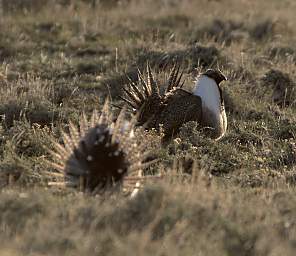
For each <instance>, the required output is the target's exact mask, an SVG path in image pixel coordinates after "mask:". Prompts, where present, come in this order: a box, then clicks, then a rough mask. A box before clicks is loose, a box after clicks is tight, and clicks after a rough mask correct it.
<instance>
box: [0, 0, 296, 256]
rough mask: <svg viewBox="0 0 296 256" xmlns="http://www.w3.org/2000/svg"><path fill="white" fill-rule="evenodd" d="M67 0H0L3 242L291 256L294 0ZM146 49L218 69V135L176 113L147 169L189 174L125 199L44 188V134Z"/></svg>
mask: <svg viewBox="0 0 296 256" xmlns="http://www.w3.org/2000/svg"><path fill="white" fill-rule="evenodd" d="M72 2H73V3H71V1H70V0H69V1H46V0H43V1H37V0H26V1H17V0H13V1H7V0H3V1H2V2H1V3H2V6H1V5H0V6H1V8H2V9H1V10H0V102H1V104H0V120H1V124H0V187H1V192H0V243H1V246H0V255H3V256H6V255H7V256H8V255H9V256H10V255H13V256H14V255H34V256H37V255H159V256H160V255H161V256H163V255H170V256H171V255H200V256H201V255H219V256H220V255H233V256H234V255H291V256H292V255H295V252H296V218H295V217H296V194H295V192H296V191H295V184H296V140H295V139H296V115H295V113H296V48H295V45H296V20H295V12H296V3H295V2H294V1H293V0H285V1H277V0H269V1H263V0H260V1H247V0H240V1H236V0H220V1H218V0H217V1H210V0H208V1H206V0H198V1H194V0H184V1H174V0H166V1H165V0H161V1H157V0H147V1H144V0H143V1H120V2H118V3H116V1H97V4H94V3H95V1H72ZM147 61H149V63H151V65H152V68H153V70H154V72H160V74H159V77H162V76H163V75H164V73H166V72H167V71H161V70H162V66H163V64H164V62H168V63H173V62H177V63H179V64H180V65H181V66H182V68H184V70H185V79H186V86H187V87H188V88H189V87H190V86H192V84H193V80H194V77H195V76H196V74H197V72H198V70H205V69H207V68H209V67H214V68H220V69H221V70H222V71H223V72H224V73H225V74H226V75H227V77H228V81H227V82H225V83H223V91H224V95H225V102H226V109H227V116H228V124H229V127H228V131H227V133H226V135H225V136H224V137H223V138H222V139H221V140H220V141H218V142H216V141H213V140H211V139H209V138H206V137H205V136H204V135H203V134H202V133H201V132H200V131H199V130H198V129H197V125H196V123H194V122H191V123H187V124H185V125H184V126H183V127H182V129H181V131H180V133H179V135H178V136H177V138H175V139H174V140H173V141H171V143H170V144H169V145H168V146H167V147H163V148H159V147H158V150H157V153H156V154H157V157H158V159H159V162H158V163H157V164H154V165H152V166H151V167H149V168H148V169H147V170H146V172H147V173H150V174H151V173H152V174H155V173H156V174H157V173H158V172H159V171H160V170H162V171H165V172H167V173H168V175H170V173H173V174H174V173H176V172H182V173H186V174H187V175H186V176H184V177H182V178H180V177H179V178H177V177H174V176H173V175H172V177H168V178H166V179H164V180H160V181H157V182H153V183H151V184H150V183H149V184H147V186H145V188H144V189H143V190H142V191H141V192H140V194H139V196H138V197H136V198H134V199H132V200H130V199H128V198H126V197H124V196H123V195H114V196H112V197H110V196H109V197H107V196H105V197H103V196H101V197H99V196H97V197H94V196H88V195H83V194H82V193H79V192H75V191H72V190H70V189H67V190H62V191H60V190H58V189H53V188H49V187H48V186H47V182H48V180H49V177H48V175H47V172H48V171H51V170H52V168H51V167H50V166H49V165H48V164H47V163H46V161H45V160H46V159H50V156H49V154H48V150H47V149H46V147H50V140H52V139H53V138H55V139H56V140H57V141H58V140H59V139H60V136H61V130H62V129H65V130H67V128H68V124H69V121H72V122H74V123H78V121H79V116H80V114H81V113H82V112H83V111H85V112H86V113H87V114H88V115H90V114H91V112H92V110H93V109H95V108H96V109H98V110H101V108H102V106H103V102H104V100H105V98H106V97H107V96H109V97H110V98H111V99H112V102H113V103H114V104H121V101H120V99H119V96H121V95H122V93H123V92H122V87H123V85H124V84H125V83H127V81H128V80H127V78H126V77H127V75H128V76H130V77H131V78H133V77H135V71H136V68H137V67H139V68H140V69H141V70H142V69H143V68H144V67H145V65H146V62H147ZM116 111H117V110H116V109H114V112H116ZM149 136H150V137H149V139H151V138H152V139H155V140H156V141H157V140H158V139H159V135H158V134H155V133H154V134H152V135H151V134H150V135H149ZM151 136H152V137H151ZM147 140H148V138H147ZM45 146H46V147H45Z"/></svg>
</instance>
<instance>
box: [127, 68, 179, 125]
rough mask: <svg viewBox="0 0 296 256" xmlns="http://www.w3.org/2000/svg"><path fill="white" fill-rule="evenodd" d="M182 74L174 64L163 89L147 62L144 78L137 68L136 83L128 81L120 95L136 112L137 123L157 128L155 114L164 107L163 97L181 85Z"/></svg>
mask: <svg viewBox="0 0 296 256" xmlns="http://www.w3.org/2000/svg"><path fill="white" fill-rule="evenodd" d="M182 75H183V73H181V72H180V66H177V65H175V66H174V67H173V69H172V70H171V72H170V75H169V77H168V79H167V82H166V84H165V90H164V91H163V90H161V88H160V86H159V84H158V83H157V82H156V80H155V78H154V76H153V74H152V71H151V67H150V65H149V64H147V73H146V79H145V78H144V76H143V74H142V73H141V71H140V70H138V83H135V82H133V81H130V83H129V85H128V86H127V87H126V88H124V89H123V90H124V93H125V96H124V97H121V99H122V100H123V101H124V102H125V103H127V105H128V106H129V108H130V109H132V111H133V112H134V113H138V119H137V124H138V125H144V124H145V125H146V127H147V128H158V127H157V126H158V120H157V116H158V115H159V114H160V113H161V111H162V110H163V108H164V104H163V100H164V97H165V95H166V94H167V93H169V92H171V91H172V90H174V89H175V88H182V87H183V85H184V82H183V83H182V82H181V80H182Z"/></svg>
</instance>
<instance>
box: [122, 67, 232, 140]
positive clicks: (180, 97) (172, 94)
mask: <svg viewBox="0 0 296 256" xmlns="http://www.w3.org/2000/svg"><path fill="white" fill-rule="evenodd" d="M138 78H139V79H138V83H133V82H131V83H130V84H129V85H128V86H127V87H126V88H124V92H125V96H124V97H122V100H123V101H125V102H126V103H127V104H128V105H129V107H130V108H131V109H132V111H133V112H134V113H137V116H138V125H145V126H146V128H148V129H150V128H156V129H159V127H160V126H161V127H163V131H164V134H165V137H166V138H170V137H171V136H173V135H174V134H175V133H177V132H178V130H179V128H180V127H181V126H182V125H183V124H184V123H186V122H189V121H197V122H198V123H199V124H200V125H201V126H202V127H203V128H206V129H205V130H207V133H208V134H209V135H210V136H211V137H212V138H214V139H216V140H218V139H220V138H221V137H222V136H223V135H224V134H225V132H226V129H227V118H226V113H225V107H224V100H223V94H222V89H221V87H220V83H221V82H222V81H223V80H227V78H226V77H225V76H224V75H223V74H222V73H221V72H220V71H219V70H214V69H208V70H207V71H206V72H204V73H202V74H200V75H199V76H198V77H197V80H196V82H195V86H194V89H193V91H192V92H189V91H186V90H184V89H182V87H183V84H184V82H182V73H180V67H176V66H175V67H174V68H173V69H172V70H171V72H170V75H169V78H168V79H167V81H166V85H165V86H164V87H165V91H164V92H161V88H162V87H161V86H160V85H159V84H158V83H157V82H156V80H155V79H154V77H153V74H152V72H151V68H150V66H149V65H147V78H146V79H145V78H144V77H143V75H142V73H141V72H140V71H138Z"/></svg>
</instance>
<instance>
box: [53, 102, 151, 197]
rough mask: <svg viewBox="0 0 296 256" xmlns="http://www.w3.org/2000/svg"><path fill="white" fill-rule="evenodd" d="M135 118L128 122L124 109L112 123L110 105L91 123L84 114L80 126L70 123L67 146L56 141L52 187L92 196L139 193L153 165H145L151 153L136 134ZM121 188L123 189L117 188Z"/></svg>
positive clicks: (94, 113)
mask: <svg viewBox="0 0 296 256" xmlns="http://www.w3.org/2000/svg"><path fill="white" fill-rule="evenodd" d="M135 123H136V120H135V118H133V119H132V120H130V121H127V120H126V119H125V109H123V110H122V111H121V112H120V114H119V116H118V118H117V120H116V121H115V122H112V116H111V112H110V111H109V103H108V101H106V102H105V105H104V107H103V110H102V113H101V114H100V115H99V114H98V113H97V112H96V111H94V112H93V115H92V117H91V120H90V121H88V120H87V118H86V117H85V115H84V114H83V115H82V117H81V118H80V124H79V127H76V126H75V125H73V124H72V123H70V124H69V131H70V132H69V135H68V134H66V133H64V132H63V133H62V134H63V144H60V143H57V142H55V141H54V140H53V146H54V151H50V153H51V155H52V156H53V161H52V162H50V164H51V166H52V167H54V169H56V171H57V172H51V173H50V175H51V176H52V177H54V179H55V181H54V182H50V183H49V185H51V186H59V187H60V186H62V187H74V188H79V189H80V190H83V191H85V192H89V193H91V194H101V193H102V192H105V191H106V190H108V191H112V189H111V188H112V187H113V188H116V190H117V188H123V190H124V191H126V192H130V193H132V194H135V193H136V192H137V191H138V189H139V187H140V185H141V182H140V181H141V180H142V179H143V178H144V177H142V170H143V169H144V168H145V167H147V166H148V165H150V163H151V162H145V163H144V162H143V160H145V158H146V156H147V154H149V152H148V151H147V146H146V145H147V143H146V142H145V139H141V142H139V141H138V136H136V134H135V132H134V125H135ZM117 185H119V186H117Z"/></svg>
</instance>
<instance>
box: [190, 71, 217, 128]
mask: <svg viewBox="0 0 296 256" xmlns="http://www.w3.org/2000/svg"><path fill="white" fill-rule="evenodd" d="M193 94H194V95H197V96H199V97H200V98H201V101H202V113H203V116H204V117H207V116H208V118H206V119H207V120H209V121H210V120H212V121H213V122H214V123H215V122H219V119H220V115H221V107H222V106H221V98H220V97H221V96H220V91H219V88H218V85H217V84H216V82H215V81H214V80H213V79H211V78H209V77H207V76H205V75H202V76H201V77H199V78H198V80H197V82H196V84H195V88H194V91H193ZM209 115H210V116H209ZM213 119H215V120H213ZM209 125H210V124H209Z"/></svg>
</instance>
